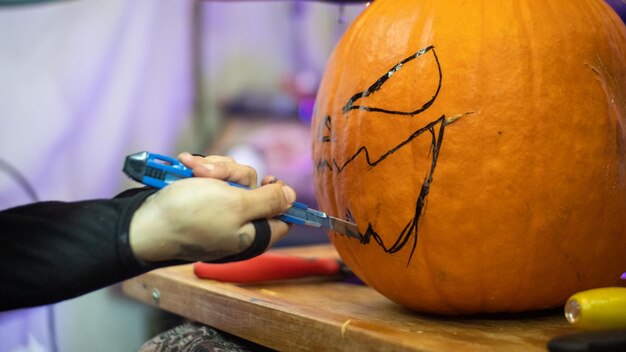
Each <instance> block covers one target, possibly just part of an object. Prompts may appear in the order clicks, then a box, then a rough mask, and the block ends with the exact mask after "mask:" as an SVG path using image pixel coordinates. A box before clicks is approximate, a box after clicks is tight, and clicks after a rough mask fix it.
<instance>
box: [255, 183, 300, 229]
mask: <svg viewBox="0 0 626 352" xmlns="http://www.w3.org/2000/svg"><path fill="white" fill-rule="evenodd" d="M246 201H247V203H248V206H247V207H246V210H245V212H244V214H243V216H244V217H246V218H247V219H248V221H252V220H256V219H266V218H271V217H273V216H275V215H278V214H281V213H284V212H285V211H286V210H287V209H289V207H290V206H291V204H292V203H293V202H295V201H296V192H295V191H294V190H293V188H291V187H289V186H286V185H282V184H268V185H265V186H262V187H259V188H255V189H252V190H249V191H247V192H246Z"/></svg>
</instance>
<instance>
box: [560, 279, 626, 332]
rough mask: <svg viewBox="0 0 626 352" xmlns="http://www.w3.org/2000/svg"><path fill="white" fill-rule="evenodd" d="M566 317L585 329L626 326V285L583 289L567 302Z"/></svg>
mask: <svg viewBox="0 0 626 352" xmlns="http://www.w3.org/2000/svg"><path fill="white" fill-rule="evenodd" d="M565 318H567V321H569V322H570V323H571V324H572V325H573V326H574V327H576V328H579V329H584V330H599V329H613V328H626V287H605V288H596V289H592V290H587V291H582V292H578V293H576V294H574V295H573V296H571V297H570V298H569V299H568V300H567V303H566V304H565Z"/></svg>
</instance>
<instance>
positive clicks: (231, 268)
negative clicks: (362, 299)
mask: <svg viewBox="0 0 626 352" xmlns="http://www.w3.org/2000/svg"><path fill="white" fill-rule="evenodd" d="M193 271H194V274H196V276H197V277H199V278H201V279H211V280H216V281H223V282H232V283H260V282H266V281H278V280H287V279H296V278H303V277H312V276H340V275H341V276H345V275H349V274H351V271H350V269H348V267H347V266H346V265H345V264H344V263H343V262H341V261H340V260H337V259H334V258H302V257H297V256H290V255H284V254H275V253H269V252H267V253H263V254H261V255H259V256H256V257H254V258H251V259H248V260H243V261H239V262H231V263H223V264H210V263H203V262H197V263H195V264H194V266H193Z"/></svg>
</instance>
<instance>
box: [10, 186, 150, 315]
mask: <svg viewBox="0 0 626 352" xmlns="http://www.w3.org/2000/svg"><path fill="white" fill-rule="evenodd" d="M153 192H154V191H153V190H141V191H136V192H133V193H134V194H130V193H127V194H124V195H123V196H121V197H119V198H116V199H112V200H92V201H83V202H73V203H63V202H41V203H35V204H31V205H27V206H23V207H18V208H13V209H9V210H6V211H3V212H0V229H2V230H1V234H0V256H1V258H2V259H0V260H1V261H2V264H1V267H0V279H1V280H2V288H1V289H0V295H1V297H0V310H8V309H15V308H21V307H26V306H34V305H41V304H48V303H53V302H58V301H60V300H64V299H68V298H72V297H76V296H79V295H82V294H84V293H87V292H90V291H93V290H96V289H99V288H102V287H105V286H108V285H111V284H113V283H116V282H119V281H122V280H124V279H127V278H129V277H132V276H135V275H138V274H141V273H143V272H146V271H148V270H151V269H153V268H154V267H156V266H148V265H145V264H142V263H141V262H140V261H138V260H136V259H135V257H134V255H133V253H132V251H131V249H130V246H129V240H128V231H129V224H130V221H131V218H132V215H133V214H134V212H135V210H136V209H137V208H138V207H139V206H140V205H141V203H142V202H143V200H144V199H145V198H146V197H147V196H148V195H150V194H151V193H153Z"/></svg>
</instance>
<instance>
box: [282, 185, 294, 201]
mask: <svg viewBox="0 0 626 352" xmlns="http://www.w3.org/2000/svg"><path fill="white" fill-rule="evenodd" d="M283 193H284V194H285V198H286V199H287V202H289V203H293V202H295V201H296V192H295V191H294V190H293V189H292V188H291V187H289V186H283Z"/></svg>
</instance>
